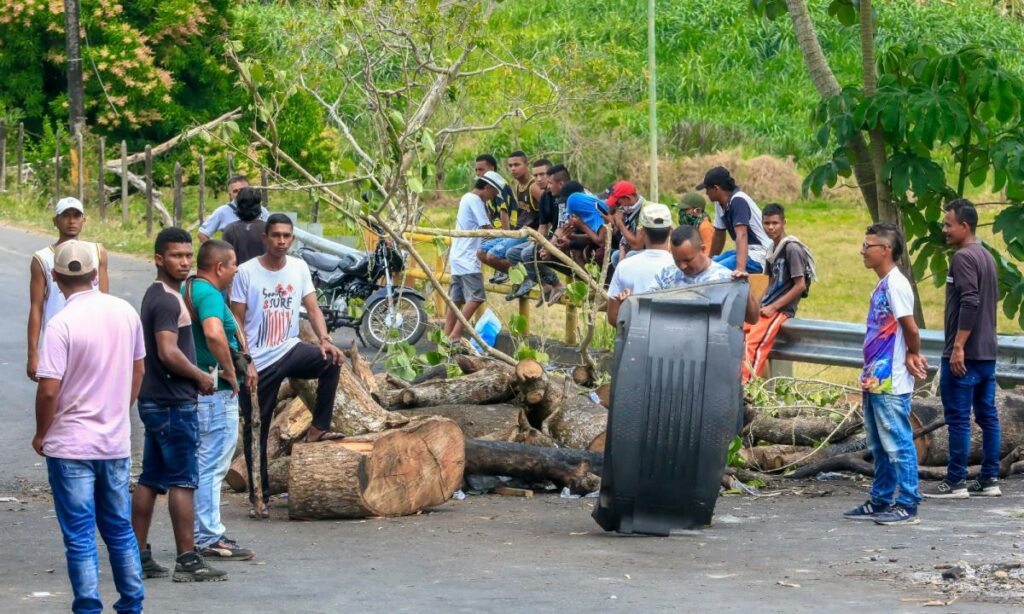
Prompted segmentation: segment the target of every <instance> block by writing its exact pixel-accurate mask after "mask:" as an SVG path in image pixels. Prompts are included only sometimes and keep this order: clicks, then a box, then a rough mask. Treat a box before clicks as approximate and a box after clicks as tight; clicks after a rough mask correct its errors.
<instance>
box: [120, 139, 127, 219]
mask: <svg viewBox="0 0 1024 614" xmlns="http://www.w3.org/2000/svg"><path fill="white" fill-rule="evenodd" d="M120 166H121V224H122V225H127V224H128V143H127V142H125V141H121V164H120Z"/></svg>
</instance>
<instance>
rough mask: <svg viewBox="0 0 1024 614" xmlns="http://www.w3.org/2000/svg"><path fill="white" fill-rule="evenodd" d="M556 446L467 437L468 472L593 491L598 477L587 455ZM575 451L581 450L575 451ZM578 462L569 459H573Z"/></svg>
mask: <svg viewBox="0 0 1024 614" xmlns="http://www.w3.org/2000/svg"><path fill="white" fill-rule="evenodd" d="M560 452H561V450H560V449H559V448H541V447H537V446H527V445H522V444H517V443H508V442H504V441H482V440H479V439H467V440H466V473H467V474H468V475H503V476H508V477H516V478H523V479H527V480H533V481H536V482H549V481H550V482H553V483H554V484H555V486H557V487H559V488H565V487H566V486H568V487H569V490H571V491H572V492H573V493H575V494H586V493H590V492H594V491H595V490H597V489H598V488H600V486H601V478H600V477H598V476H597V474H595V473H594V471H593V465H591V463H590V460H588V459H587V458H586V457H571V456H567V455H564V454H560ZM577 454H583V453H581V452H579V451H577ZM574 459H575V460H576V461H577V462H572V460H574Z"/></svg>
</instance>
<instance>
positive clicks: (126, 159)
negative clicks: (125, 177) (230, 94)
mask: <svg viewBox="0 0 1024 614" xmlns="http://www.w3.org/2000/svg"><path fill="white" fill-rule="evenodd" d="M241 111H242V110H241V109H235V110H234V111H228V112H227V113H225V114H224V115H221V116H220V117H218V118H216V119H214V120H211V121H208V122H206V123H205V124H203V125H201V126H196V127H195V128H192V129H190V130H186V131H185V132H182V133H181V134H179V135H177V136H175V137H171V138H170V139H168V140H166V141H164V142H163V143H160V144H159V145H157V146H156V147H152V148H150V151H151V153H152V155H153V156H160V155H163V154H165V153H167V152H168V151H170V150H171V149H172V148H173V147H174V146H175V145H177V144H178V143H180V142H181V141H185V140H188V139H190V138H192V137H194V136H196V135H197V134H201V133H203V132H206V131H208V130H210V129H212V128H214V127H216V126H218V125H220V124H222V123H224V122H227V121H232V120H236V119H238V118H239V117H241V116H242V113H241ZM145 159H146V153H145V152H140V153H134V154H132V155H130V156H129V155H128V153H127V149H126V150H125V151H123V152H122V154H121V158H120V159H119V160H111V161H110V162H109V163H108V165H107V166H108V168H109V167H110V166H122V164H124V165H125V166H126V165H129V164H137V163H139V162H142V161H143V160H145Z"/></svg>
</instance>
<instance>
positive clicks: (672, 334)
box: [594, 281, 749, 535]
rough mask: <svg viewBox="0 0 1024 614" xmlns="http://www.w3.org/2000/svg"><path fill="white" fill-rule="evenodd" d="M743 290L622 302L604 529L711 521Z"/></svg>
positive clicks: (735, 408) (739, 352)
mask: <svg viewBox="0 0 1024 614" xmlns="http://www.w3.org/2000/svg"><path fill="white" fill-rule="evenodd" d="M748 292H749V286H748V284H747V283H746V282H735V281H730V282H720V283H713V284H706V285H700V286H692V287H689V288H681V289H678V290H670V291H665V292H657V293H653V294H645V295H640V296H631V297H629V298H628V299H627V300H626V301H625V302H624V303H623V305H622V307H621V309H620V311H619V326H618V330H619V332H618V337H617V338H616V340H615V358H614V365H613V367H612V402H611V409H610V410H609V414H608V437H607V441H606V444H605V451H604V475H603V476H602V480H601V496H600V499H599V502H598V505H597V507H596V508H595V509H594V519H595V520H596V521H597V523H598V524H599V525H601V527H602V528H604V529H605V530H606V531H616V532H618V533H646V534H650V535H668V534H669V532H670V531H671V530H672V529H693V528H700V527H704V526H707V525H708V524H709V523H710V522H711V516H712V513H713V512H714V509H715V502H716V500H717V499H718V489H719V485H720V483H721V478H722V471H723V470H724V469H725V457H726V453H727V452H728V449H729V444H730V442H731V441H732V439H733V438H734V437H735V436H736V434H737V433H738V432H739V428H740V426H741V422H740V421H741V420H742V408H743V387H742V385H741V384H740V365H741V361H742V359H743V317H744V312H745V308H746V303H747V294H748Z"/></svg>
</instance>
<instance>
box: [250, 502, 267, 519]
mask: <svg viewBox="0 0 1024 614" xmlns="http://www.w3.org/2000/svg"><path fill="white" fill-rule="evenodd" d="M262 507H263V509H261V510H260V512H259V515H257V513H256V506H255V505H251V506H249V518H252V519H253V520H258V519H259V518H260V517H263V518H270V509H269V508H268V507H267V506H266V505H264V506H262Z"/></svg>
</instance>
